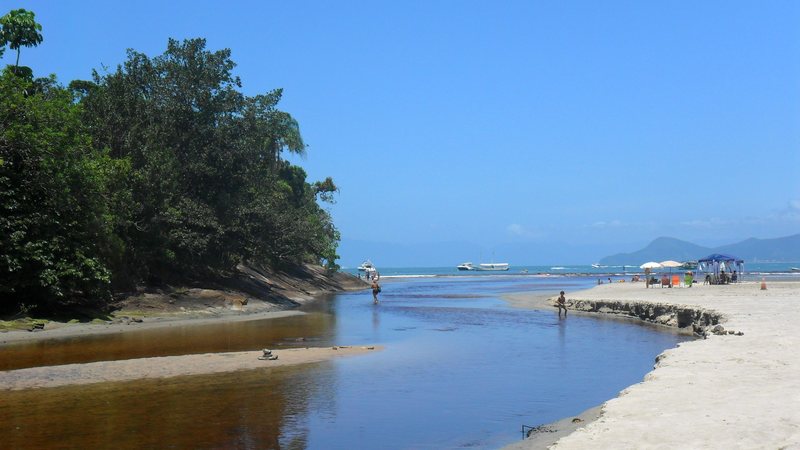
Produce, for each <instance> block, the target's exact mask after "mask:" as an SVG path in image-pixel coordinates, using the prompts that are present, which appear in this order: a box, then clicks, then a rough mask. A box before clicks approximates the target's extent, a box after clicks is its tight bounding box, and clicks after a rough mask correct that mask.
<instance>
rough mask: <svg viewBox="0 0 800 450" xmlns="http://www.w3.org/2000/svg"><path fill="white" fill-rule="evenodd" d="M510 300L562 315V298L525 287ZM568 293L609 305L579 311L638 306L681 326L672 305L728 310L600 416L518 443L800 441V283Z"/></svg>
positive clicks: (573, 299)
mask: <svg viewBox="0 0 800 450" xmlns="http://www.w3.org/2000/svg"><path fill="white" fill-rule="evenodd" d="M508 300H509V301H510V302H511V304H513V305H515V306H517V307H523V308H548V309H551V310H553V313H554V314H555V309H554V308H553V307H552V301H553V300H554V298H553V299H550V298H543V297H542V296H540V295H539V296H537V295H530V294H515V295H511V296H509V298H508ZM567 300H568V304H571V305H573V306H579V305H580V307H581V308H584V309H591V305H593V304H596V305H603V306H602V307H599V308H595V309H596V310H597V311H598V312H581V311H576V310H571V311H570V314H618V315H621V316H627V315H629V314H631V313H630V311H632V310H633V308H631V307H632V306H633V307H636V310H637V311H641V310H646V311H651V312H652V311H656V312H657V313H656V314H659V313H663V314H661V315H659V316H658V318H659V320H658V322H659V323H665V324H671V325H677V322H678V321H677V320H676V318H675V317H674V314H673V317H672V318H670V317H669V311H670V308H672V310H673V311H678V312H679V313H680V312H682V311H686V310H693V311H694V312H695V313H696V314H695V315H694V317H701V316H702V317H704V318H708V317H712V318H719V324H718V325H707V326H705V327H704V328H705V334H707V336H706V337H705V338H704V339H702V338H701V339H698V340H695V341H690V342H685V343H682V344H680V345H679V346H678V347H677V348H673V349H670V350H667V351H665V352H664V353H662V354H661V355H659V357H658V358H657V362H656V363H655V368H654V370H653V371H651V372H650V373H649V374H647V376H646V377H645V379H644V380H643V381H642V382H641V383H638V384H635V385H633V386H630V387H629V388H627V389H625V390H624V391H622V392H621V393H620V394H619V396H618V397H617V398H614V399H612V400H609V401H607V402H606V403H604V404H603V405H602V408H601V410H600V412H601V414H600V416H599V417H598V418H597V419H596V420H593V421H592V420H591V417H588V419H589V420H581V421H580V422H577V424H578V425H579V426H578V427H575V426H573V425H574V424H573V423H572V421H571V420H570V419H571V418H565V419H564V420H562V421H560V422H558V423H555V424H549V425H550V426H551V430H550V431H548V432H547V433H538V436H537V435H534V437H536V439H528V440H525V441H523V442H520V443H518V444H514V445H512V446H509V447H508V448H513V449H535V448H547V447H548V446H550V447H551V448H557V449H587V448H614V449H641V448H665V449H666V448H670V449H672V448H692V449H695V448H748V449H749V448H774V449H778V448H800V352H798V350H797V349H798V348H800V337H799V336H798V334H797V332H796V330H797V324H798V321H800V282H772V283H769V284H768V286H767V289H766V290H761V284H760V283H759V282H745V283H740V284H733V285H724V286H712V285H702V284H695V285H694V286H693V287H691V288H686V287H676V288H661V287H659V286H656V287H655V288H650V289H646V288H645V286H644V284H643V283H613V284H603V285H598V286H596V287H594V288H592V289H589V290H586V291H579V292H568V293H567ZM609 305H622V306H623V307H624V308H625V309H626V310H625V311H622V310H621V309H619V308H618V309H617V310H614V309H613V308H611V307H609ZM701 313H702V314H701ZM654 315H655V314H654ZM567 320H569V319H567ZM566 424H570V427H568V426H567V425H566ZM572 428H577V429H575V430H574V431H573V430H572ZM553 442H555V444H553Z"/></svg>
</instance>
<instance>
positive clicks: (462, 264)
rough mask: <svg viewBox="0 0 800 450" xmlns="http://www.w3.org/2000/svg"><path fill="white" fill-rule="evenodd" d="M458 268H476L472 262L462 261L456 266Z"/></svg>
mask: <svg viewBox="0 0 800 450" xmlns="http://www.w3.org/2000/svg"><path fill="white" fill-rule="evenodd" d="M456 269H458V270H475V266H473V265H472V263H471V262H465V263H461V264H459V265H457V266H456Z"/></svg>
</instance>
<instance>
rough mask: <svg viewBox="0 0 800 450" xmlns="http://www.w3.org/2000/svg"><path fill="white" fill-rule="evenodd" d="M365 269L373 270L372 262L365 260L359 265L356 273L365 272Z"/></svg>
mask: <svg viewBox="0 0 800 450" xmlns="http://www.w3.org/2000/svg"><path fill="white" fill-rule="evenodd" d="M367 269H375V265H374V264H372V261H370V260H366V261H364V262H363V263H361V265H360V266H358V271H359V272H366V271H367Z"/></svg>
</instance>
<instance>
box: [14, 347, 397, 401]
mask: <svg viewBox="0 0 800 450" xmlns="http://www.w3.org/2000/svg"><path fill="white" fill-rule="evenodd" d="M381 349H382V347H380V346H369V347H363V346H359V347H350V346H346V347H311V348H296V349H286V350H273V351H272V354H273V355H275V356H277V357H278V359H277V360H273V361H270V360H260V359H258V358H259V357H260V356H263V352H261V351H255V352H254V351H250V352H229V353H204V354H199V355H180V356H164V357H155V358H138V359H126V360H120V361H99V362H93V363H85V364H66V365H61V366H44V367H32V368H28V369H18V370H8V371H4V372H0V390H11V391H15V390H20V389H31V388H43V387H56V386H65V385H71V384H91V383H102V382H109V381H129V380H138V379H143V378H167V377H175V376H181V375H200V374H211V373H223V372H234V371H237V370H252V369H260V368H265V367H280V366H287V365H296V364H308V363H314V362H320V361H326V360H330V359H333V358H337V357H342V356H352V355H359V354H364V353H367V352H371V351H375V350H381Z"/></svg>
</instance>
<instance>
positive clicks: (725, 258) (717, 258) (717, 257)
mask: <svg viewBox="0 0 800 450" xmlns="http://www.w3.org/2000/svg"><path fill="white" fill-rule="evenodd" d="M697 262H701V263H709V262H726V263H735V264H743V263H744V260H742V259H739V258H737V257H735V256H731V255H725V254H722V253H712V254H710V255H708V256H706V257H705V258H702V259H698V260H697Z"/></svg>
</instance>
